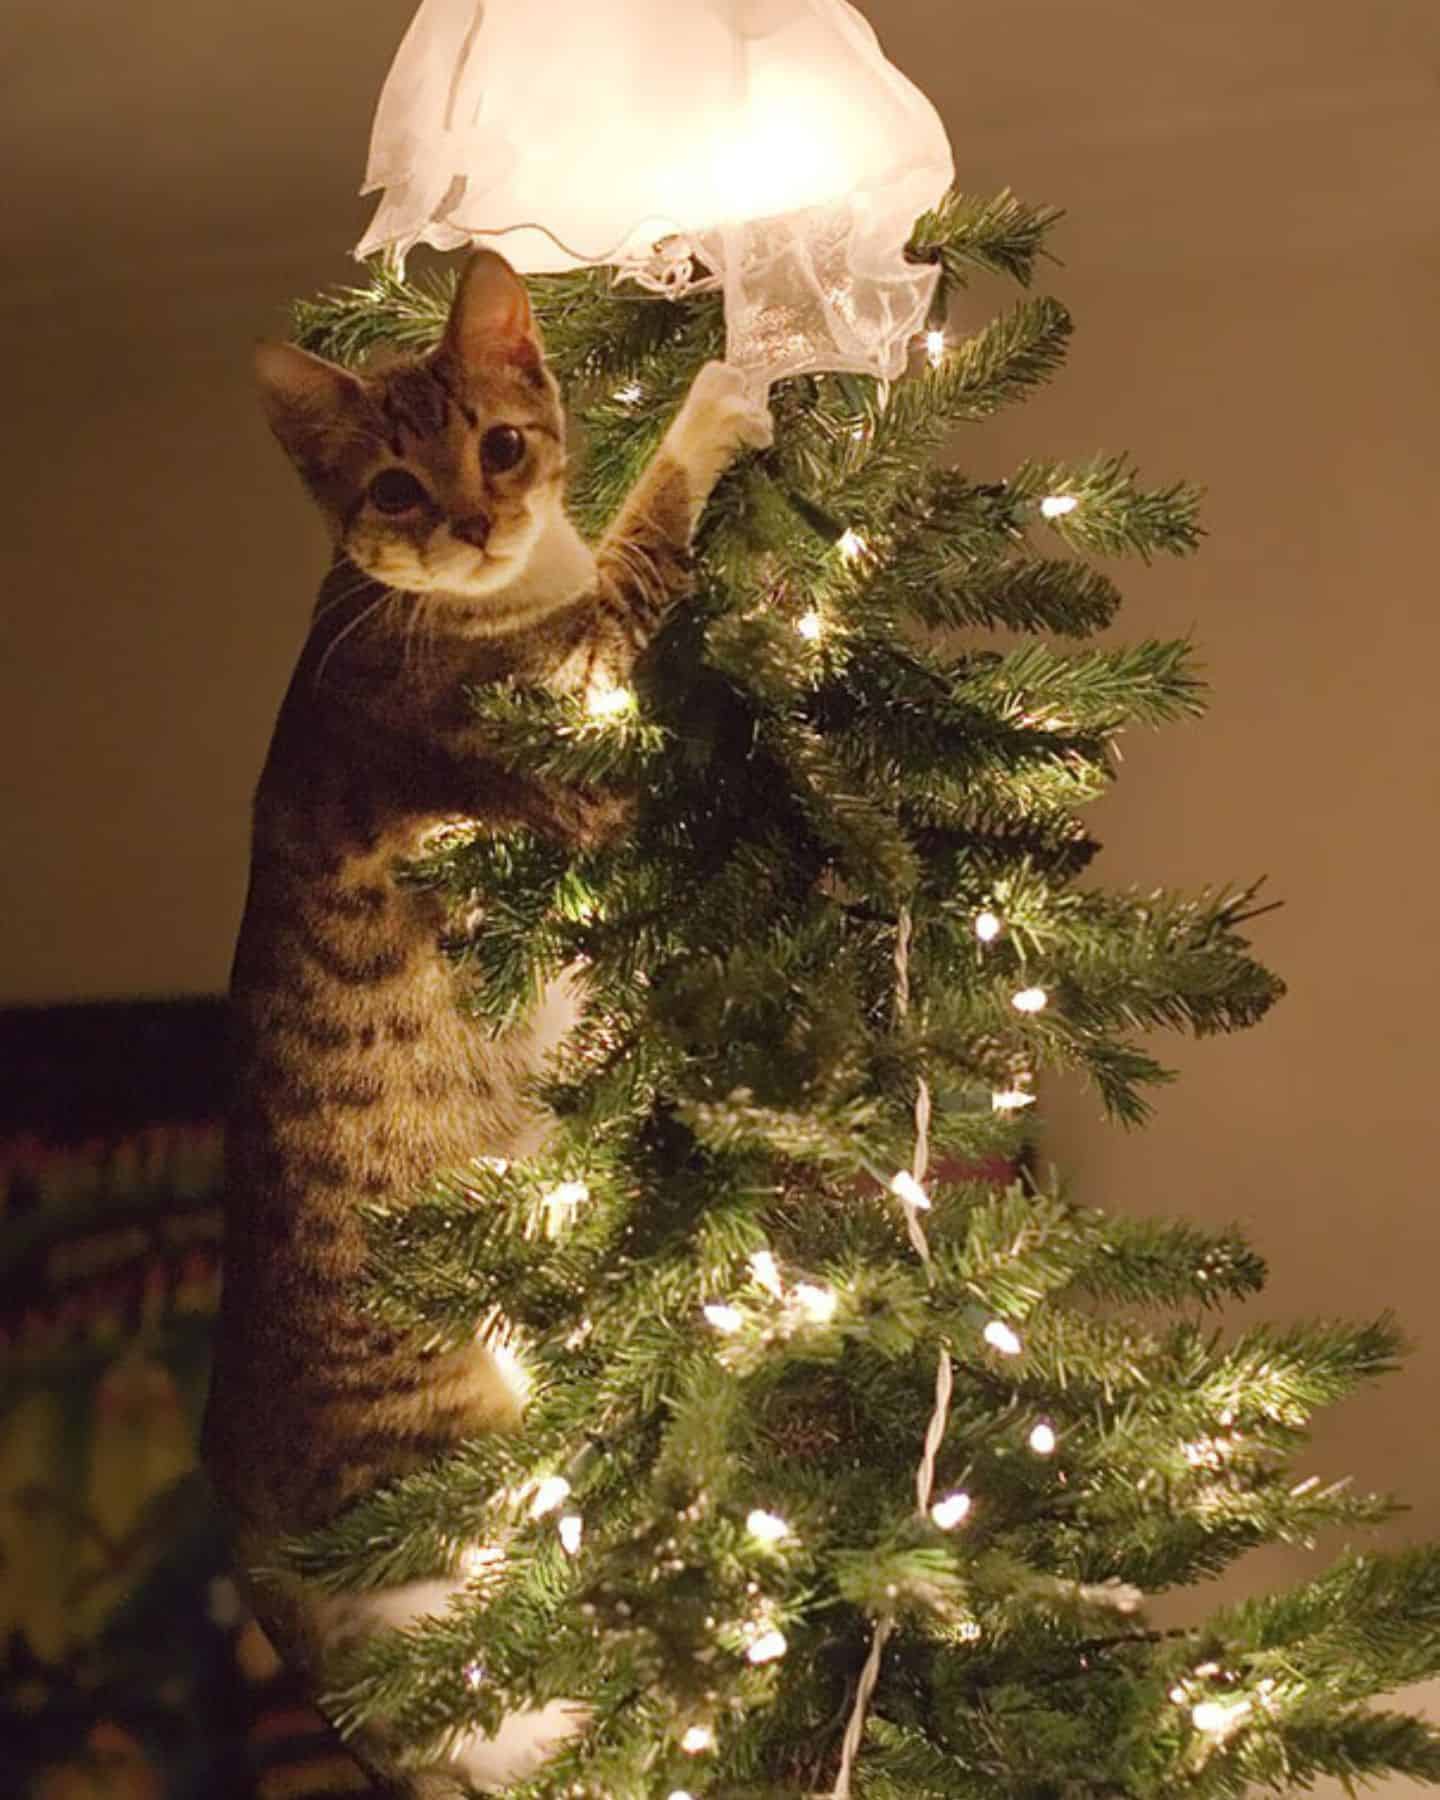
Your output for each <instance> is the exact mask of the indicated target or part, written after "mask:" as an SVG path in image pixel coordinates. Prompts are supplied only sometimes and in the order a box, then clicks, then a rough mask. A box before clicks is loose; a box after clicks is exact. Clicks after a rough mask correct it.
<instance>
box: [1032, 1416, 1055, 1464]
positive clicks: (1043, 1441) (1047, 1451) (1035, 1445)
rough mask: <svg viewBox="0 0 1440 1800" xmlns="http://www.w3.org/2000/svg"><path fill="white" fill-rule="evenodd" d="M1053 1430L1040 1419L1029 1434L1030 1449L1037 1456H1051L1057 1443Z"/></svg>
mask: <svg viewBox="0 0 1440 1800" xmlns="http://www.w3.org/2000/svg"><path fill="white" fill-rule="evenodd" d="M1057 1441H1058V1440H1057V1439H1056V1436H1055V1428H1054V1427H1053V1426H1052V1425H1047V1424H1046V1423H1045V1421H1044V1420H1043V1419H1042V1420H1041V1421H1040V1423H1039V1424H1038V1425H1037V1426H1036V1427H1035V1429H1034V1430H1033V1431H1032V1432H1031V1433H1030V1448H1031V1449H1032V1450H1033V1451H1034V1452H1035V1454H1036V1455H1037V1456H1052V1455H1053V1454H1054V1452H1055V1445H1056V1443H1057Z"/></svg>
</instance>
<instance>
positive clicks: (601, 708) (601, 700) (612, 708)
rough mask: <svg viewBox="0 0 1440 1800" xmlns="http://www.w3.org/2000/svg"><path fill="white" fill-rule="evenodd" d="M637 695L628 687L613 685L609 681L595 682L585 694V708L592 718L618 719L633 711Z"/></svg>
mask: <svg viewBox="0 0 1440 1800" xmlns="http://www.w3.org/2000/svg"><path fill="white" fill-rule="evenodd" d="M634 709H635V696H634V694H633V693H632V692H631V691H630V689H629V688H627V687H612V686H611V685H610V684H609V683H608V682H603V681H597V682H594V683H593V684H592V686H591V688H590V691H589V693H587V694H586V696H585V710H586V712H587V713H589V714H590V717H591V718H592V719H618V718H619V717H620V715H621V714H622V713H628V712H633V711H634Z"/></svg>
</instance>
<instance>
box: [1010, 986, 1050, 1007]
mask: <svg viewBox="0 0 1440 1800" xmlns="http://www.w3.org/2000/svg"><path fill="white" fill-rule="evenodd" d="M1049 999H1050V996H1049V995H1048V994H1047V993H1046V992H1045V990H1044V988H1038V987H1029V988H1021V990H1020V992H1019V993H1018V994H1014V995H1012V996H1011V999H1010V1004H1011V1005H1012V1006H1013V1007H1014V1008H1015V1010H1016V1012H1023V1013H1038V1012H1043V1011H1044V1009H1045V1007H1046V1005H1047V1004H1048V1002H1049Z"/></svg>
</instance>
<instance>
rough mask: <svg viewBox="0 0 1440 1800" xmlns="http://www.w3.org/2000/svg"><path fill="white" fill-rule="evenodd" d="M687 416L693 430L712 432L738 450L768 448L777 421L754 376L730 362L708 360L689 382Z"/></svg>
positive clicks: (686, 405)
mask: <svg viewBox="0 0 1440 1800" xmlns="http://www.w3.org/2000/svg"><path fill="white" fill-rule="evenodd" d="M684 415H688V417H687V419H686V422H687V424H689V425H691V427H692V428H693V429H698V430H701V431H705V432H707V433H713V434H714V435H715V436H716V437H718V438H721V439H728V440H729V442H730V444H731V445H732V446H733V447H734V448H735V449H739V448H740V447H741V446H742V445H744V446H745V447H746V448H747V449H750V450H768V449H769V447H770V445H771V444H772V443H773V442H774V441H775V423H774V420H773V419H772V418H771V417H770V408H769V407H768V406H767V405H766V404H765V400H764V397H763V395H761V394H759V393H757V391H756V390H755V388H754V387H753V386H752V385H751V378H750V377H749V376H747V375H746V374H745V372H744V371H743V370H742V369H737V368H735V367H734V366H733V365H732V364H730V363H725V362H708V363H706V364H705V366H704V367H703V368H702V369H701V370H700V373H699V374H698V375H697V376H696V377H695V379H694V381H693V382H692V383H691V384H690V392H689V393H688V394H687V395H686V397H685V406H684Z"/></svg>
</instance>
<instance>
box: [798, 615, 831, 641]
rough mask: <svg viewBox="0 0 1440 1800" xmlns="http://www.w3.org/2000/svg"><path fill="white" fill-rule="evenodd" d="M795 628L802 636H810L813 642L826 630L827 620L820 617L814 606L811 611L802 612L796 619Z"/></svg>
mask: <svg viewBox="0 0 1440 1800" xmlns="http://www.w3.org/2000/svg"><path fill="white" fill-rule="evenodd" d="M795 629H796V630H797V631H798V632H799V633H800V635H801V637H803V638H809V640H810V642H811V643H812V644H813V643H815V642H816V641H817V639H818V638H819V637H820V634H821V633H822V632H823V631H824V629H825V621H824V620H823V619H822V618H821V617H820V615H819V613H818V612H816V611H814V609H813V608H812V609H811V611H809V612H807V613H802V614H801V616H800V617H799V618H798V619H797V620H796V621H795Z"/></svg>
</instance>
